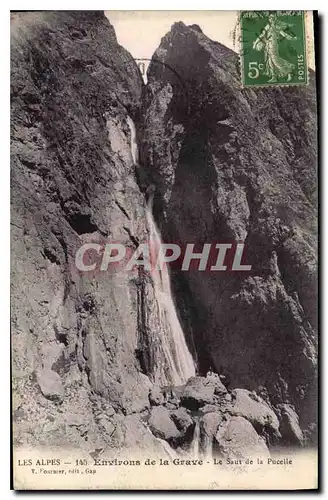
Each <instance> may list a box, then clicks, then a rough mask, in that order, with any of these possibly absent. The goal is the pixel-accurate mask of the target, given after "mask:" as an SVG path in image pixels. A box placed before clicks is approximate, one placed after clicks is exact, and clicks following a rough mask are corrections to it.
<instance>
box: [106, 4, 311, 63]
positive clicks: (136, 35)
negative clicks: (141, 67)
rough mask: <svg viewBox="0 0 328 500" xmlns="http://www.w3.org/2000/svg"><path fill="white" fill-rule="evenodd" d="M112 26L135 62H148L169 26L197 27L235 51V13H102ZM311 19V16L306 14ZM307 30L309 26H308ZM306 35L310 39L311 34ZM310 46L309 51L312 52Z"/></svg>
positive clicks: (236, 18)
mask: <svg viewBox="0 0 328 500" xmlns="http://www.w3.org/2000/svg"><path fill="white" fill-rule="evenodd" d="M105 14H106V16H107V17H108V19H109V20H110V23H111V24H112V25H113V26H114V28H115V32H116V35H117V39H118V42H119V44H120V45H122V46H123V47H125V48H126V49H127V50H128V51H129V52H130V53H131V54H132V56H133V57H134V58H135V59H151V57H152V55H153V54H154V52H155V50H156V49H157V47H158V46H159V44H160V42H161V38H162V37H163V36H164V35H165V34H166V33H167V32H168V31H170V29H171V26H172V24H174V23H175V22H177V21H183V22H184V23H185V24H187V25H188V24H198V25H199V26H200V28H201V29H202V31H203V33H204V34H205V35H207V36H208V37H209V38H211V39H212V40H215V41H217V42H220V43H222V44H223V45H225V46H227V47H229V48H231V49H233V50H235V51H236V52H237V51H238V46H234V43H233V37H232V32H233V30H234V28H235V27H236V24H237V20H238V12H237V11H228V10H219V11H218V10H216V11H185V10H184V11H178V10H175V11H160V10H155V11H140V10H139V11H115V10H114V11H110V10H106V11H105ZM308 16H309V18H310V16H311V14H310V13H308ZM308 26H310V28H309V29H310V31H311V27H312V24H311V23H308ZM310 31H309V32H308V35H309V38H311V36H312V33H311V32H310ZM311 45H312V44H309V46H308V48H309V49H311ZM308 58H309V65H310V67H312V68H314V57H313V54H312V51H311V50H310V51H309V54H308Z"/></svg>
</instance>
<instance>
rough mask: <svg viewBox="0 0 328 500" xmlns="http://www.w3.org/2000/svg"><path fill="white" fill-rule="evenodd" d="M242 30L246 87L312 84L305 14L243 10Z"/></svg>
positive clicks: (242, 61)
mask: <svg viewBox="0 0 328 500" xmlns="http://www.w3.org/2000/svg"><path fill="white" fill-rule="evenodd" d="M240 29H241V39H240V41H241V47H240V57H241V77H242V83H243V85H244V86H247V87H255V86H271V85H274V86H276V85H304V84H307V83H308V66H307V59H306V34H305V16H304V12H303V11H242V12H241V13H240Z"/></svg>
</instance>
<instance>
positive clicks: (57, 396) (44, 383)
mask: <svg viewBox="0 0 328 500" xmlns="http://www.w3.org/2000/svg"><path fill="white" fill-rule="evenodd" d="M37 381H38V384H39V387H40V390H41V392H42V394H43V395H44V397H45V398H47V399H50V400H52V401H58V402H61V401H63V399H64V395H65V391H64V387H63V384H62V381H61V378H60V376H59V375H58V373H56V372H54V371H53V370H49V369H47V368H44V369H43V370H40V371H39V372H38V374H37Z"/></svg>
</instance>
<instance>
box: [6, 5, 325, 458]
mask: <svg viewBox="0 0 328 500" xmlns="http://www.w3.org/2000/svg"><path fill="white" fill-rule="evenodd" d="M11 23H12V24H11V39H12V42H11V43H12V46H11V72H12V75H11V99H12V100H11V106H12V107H11V127H12V128H11V182H12V187H11V193H12V194H11V202H12V208H11V221H12V223H11V224H12V225H11V260H12V266H11V271H12V289H11V303H12V309H11V318H12V360H13V361H12V375H13V382H12V390H13V432H14V443H15V445H16V446H18V447H24V446H35V447H37V446H43V445H46V446H68V445H69V446H72V447H77V448H79V449H83V450H86V451H87V452H88V453H90V454H93V455H91V456H101V455H104V456H109V454H110V452H111V451H112V450H116V451H120V452H121V451H122V450H123V451H124V450H126V451H127V450H128V451H129V453H132V452H134V451H135V450H137V451H138V453H139V452H140V453H142V452H143V451H147V450H148V451H149V450H151V451H152V452H153V453H157V454H158V455H163V454H164V455H166V456H170V457H171V458H172V457H176V456H178V457H179V456H205V457H206V456H223V457H228V458H238V457H242V456H247V454H249V453H250V452H254V453H255V454H257V455H260V456H264V457H268V456H270V453H274V452H275V450H278V449H279V450H281V449H283V448H284V447H296V448H303V447H311V446H314V445H315V443H316V420H317V410H316V398H317V372H316V364H317V275H316V272H317V264H316V255H317V253H316V252H317V248H316V245H317V221H316V209H317V193H316V182H317V174H316V163H317V159H316V147H317V130H316V128H317V125H316V94H315V82H314V73H313V72H312V71H311V73H310V83H309V85H308V86H304V87H286V88H284V89H282V88H281V87H275V88H266V89H256V91H255V90H253V89H247V88H242V87H241V86H240V85H239V59H238V56H237V54H236V53H235V52H233V51H232V50H230V49H228V48H227V47H225V46H223V45H221V44H220V43H218V42H214V41H212V40H210V39H209V38H207V37H206V36H205V35H204V34H203V33H202V30H201V29H200V28H199V27H198V26H196V25H192V26H186V25H185V24H183V23H181V22H179V23H176V24H174V25H173V26H172V28H171V30H170V31H169V32H168V33H167V34H166V35H165V36H163V38H162V41H161V44H160V46H159V47H158V49H157V50H156V52H155V53H154V55H153V59H152V61H151V63H150V65H149V68H148V72H147V84H145V83H144V81H143V79H142V76H141V74H140V71H139V69H138V66H137V64H136V62H135V61H134V59H133V57H132V56H131V54H130V53H129V52H128V51H127V50H125V49H124V48H123V47H122V46H121V45H119V44H118V42H117V38H116V35H115V31H114V28H113V26H112V25H111V24H110V22H109V21H108V19H107V18H106V17H105V15H104V14H103V12H100V11H99V12H94V11H76V12H74V11H70V12H64V11H45V12H41V11H40V12H17V13H13V14H12V21H11ZM163 35H164V33H163ZM108 241H112V242H119V243H121V244H122V245H124V247H126V248H128V249H129V251H130V252H134V251H135V250H136V248H137V247H138V245H140V244H141V243H146V242H150V244H151V245H154V247H155V248H158V247H160V246H161V244H162V243H176V244H178V245H180V246H181V247H185V245H187V244H188V243H194V244H195V245H198V246H202V245H204V243H212V242H214V243H217V242H225V243H227V242H228V243H229V242H245V245H247V262H248V263H250V264H251V265H252V272H251V273H248V274H243V273H238V272H237V273H233V272H227V273H225V272H206V271H205V272H200V271H198V270H197V269H190V270H189V271H187V272H186V271H182V270H181V269H178V268H177V267H174V266H172V268H170V267H169V266H164V267H163V269H157V268H156V266H155V268H154V269H152V270H151V271H147V270H145V269H141V268H138V269H136V270H133V271H132V272H123V271H120V272H115V273H106V272H104V273H102V272H96V273H93V274H88V273H82V272H80V271H79V270H78V269H77V267H76V263H75V255H76V252H77V250H78V249H79V248H80V247H81V245H83V244H85V243H87V242H93V243H99V244H104V243H106V242H108ZM236 435H237V436H238V442H236V440H235V437H234V436H236ZM106 454H107V455H106Z"/></svg>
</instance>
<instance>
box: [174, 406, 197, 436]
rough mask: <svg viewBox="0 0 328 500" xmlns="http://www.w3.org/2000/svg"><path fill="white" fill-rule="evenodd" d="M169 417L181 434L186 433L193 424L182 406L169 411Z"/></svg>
mask: <svg viewBox="0 0 328 500" xmlns="http://www.w3.org/2000/svg"><path fill="white" fill-rule="evenodd" d="M171 418H172V420H173V421H174V423H175V425H176V426H177V428H178V429H179V431H180V432H181V434H182V435H186V434H187V433H188V431H189V430H190V429H191V428H192V427H193V426H194V421H193V419H192V418H191V416H190V415H189V413H188V412H187V410H186V409H185V408H183V407H180V408H179V409H178V410H175V411H173V412H171Z"/></svg>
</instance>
